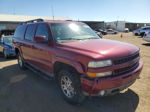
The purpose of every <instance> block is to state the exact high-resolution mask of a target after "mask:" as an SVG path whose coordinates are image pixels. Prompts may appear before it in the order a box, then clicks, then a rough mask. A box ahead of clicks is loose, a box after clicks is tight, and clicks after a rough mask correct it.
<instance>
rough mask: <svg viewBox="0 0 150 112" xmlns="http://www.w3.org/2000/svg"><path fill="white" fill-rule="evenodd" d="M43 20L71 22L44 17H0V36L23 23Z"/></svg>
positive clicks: (58, 18) (64, 18)
mask: <svg viewBox="0 0 150 112" xmlns="http://www.w3.org/2000/svg"><path fill="white" fill-rule="evenodd" d="M38 18H41V19H45V20H71V19H70V18H66V17H45V16H25V15H0V36H1V35H2V34H3V33H4V32H5V35H9V34H11V32H13V31H14V30H15V29H16V27H17V26H18V25H19V24H20V23H21V22H24V21H29V20H33V19H38Z"/></svg>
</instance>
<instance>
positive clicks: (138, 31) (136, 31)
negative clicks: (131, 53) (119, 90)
mask: <svg viewBox="0 0 150 112" xmlns="http://www.w3.org/2000/svg"><path fill="white" fill-rule="evenodd" d="M140 29H141V28H138V29H136V30H134V31H133V34H134V35H135V36H139V35H140Z"/></svg>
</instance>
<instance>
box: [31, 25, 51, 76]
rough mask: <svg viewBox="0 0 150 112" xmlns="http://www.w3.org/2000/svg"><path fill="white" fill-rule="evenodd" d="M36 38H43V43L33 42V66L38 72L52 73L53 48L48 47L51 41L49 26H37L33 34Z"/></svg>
mask: <svg viewBox="0 0 150 112" xmlns="http://www.w3.org/2000/svg"><path fill="white" fill-rule="evenodd" d="M36 36H44V37H45V42H44V43H38V42H34V45H33V46H34V58H35V63H34V64H35V65H36V67H38V68H39V69H40V70H42V71H44V72H46V73H51V72H52V51H53V47H51V46H50V44H49V42H50V41H51V36H50V29H49V25H48V24H46V23H41V24H38V26H37V28H36V32H35V37H36Z"/></svg>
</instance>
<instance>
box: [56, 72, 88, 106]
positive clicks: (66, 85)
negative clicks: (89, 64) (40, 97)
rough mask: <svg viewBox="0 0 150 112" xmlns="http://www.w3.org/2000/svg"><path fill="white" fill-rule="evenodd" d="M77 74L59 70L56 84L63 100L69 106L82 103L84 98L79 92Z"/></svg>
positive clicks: (79, 85) (79, 86)
mask: <svg viewBox="0 0 150 112" xmlns="http://www.w3.org/2000/svg"><path fill="white" fill-rule="evenodd" d="M78 75H79V74H77V73H72V72H70V71H68V70H61V71H60V72H59V74H58V83H59V88H60V90H61V93H62V96H63V98H64V99H65V100H66V101H67V102H69V103H71V104H79V103H82V101H83V100H84V98H85V96H84V95H83V94H82V91H81V84H80V79H79V77H78Z"/></svg>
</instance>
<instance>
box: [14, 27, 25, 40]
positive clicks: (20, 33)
mask: <svg viewBox="0 0 150 112" xmlns="http://www.w3.org/2000/svg"><path fill="white" fill-rule="evenodd" d="M26 27H27V26H26V25H20V26H18V27H17V28H16V30H15V33H14V37H15V38H20V39H23V38H24V34H25V30H26Z"/></svg>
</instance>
